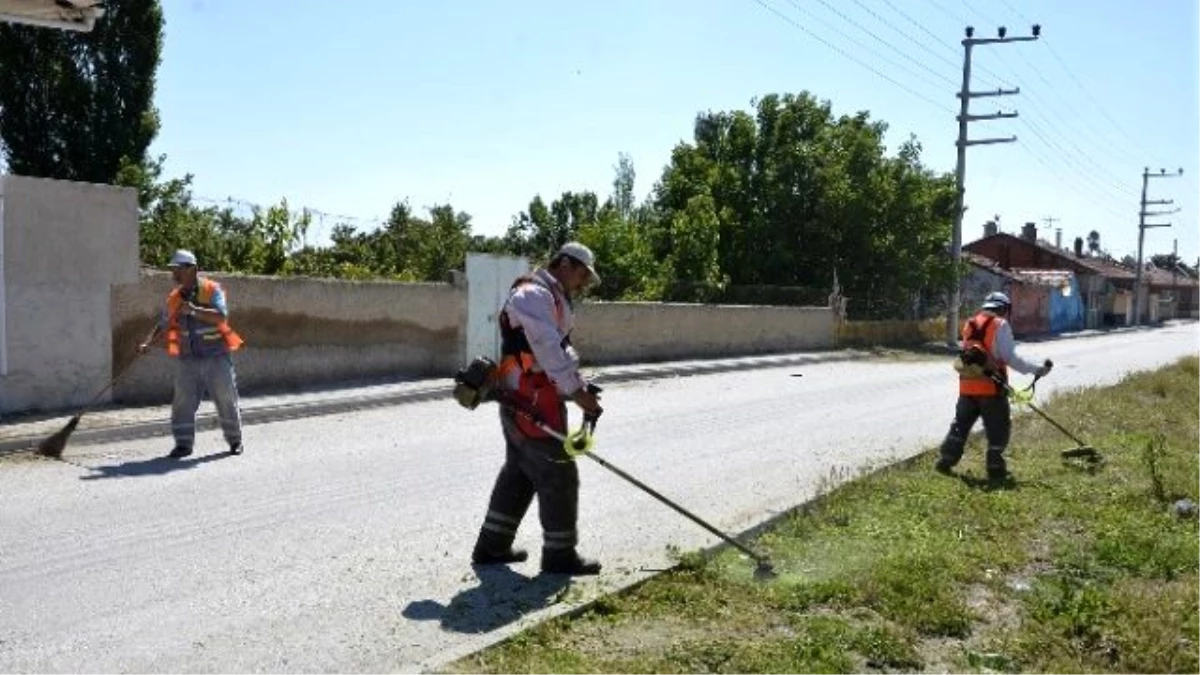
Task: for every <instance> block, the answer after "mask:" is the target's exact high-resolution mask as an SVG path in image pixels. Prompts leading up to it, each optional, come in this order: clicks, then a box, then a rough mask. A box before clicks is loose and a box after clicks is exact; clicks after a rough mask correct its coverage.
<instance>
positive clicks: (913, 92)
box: [753, 0, 954, 115]
mask: <svg viewBox="0 0 1200 675" xmlns="http://www.w3.org/2000/svg"><path fill="white" fill-rule="evenodd" d="M753 1H754V2H755V3H757V4H758V5H759V6H761V7H762V8H763V9H766V10H767V11H769V12H771V13H772V14H774V15H775V16H777V17H779V18H780V19H783V20H784V21H786V22H787V23H789V24H791V25H792V27H794V28H796V29H797V30H800V31H802V32H804V33H806V34H807V35H808V36H809V37H811V38H813V39H814V40H816V41H818V42H820V43H821V44H823V45H825V46H826V47H829V48H830V49H832V50H833V51H835V52H837V53H838V54H841V55H842V56H844V57H846V58H847V59H849V60H851V61H853V62H855V63H857V64H858V65H860V66H862V67H863V68H866V69H867V70H869V71H871V72H872V73H875V74H876V75H878V76H879V77H882V78H883V79H885V80H887V81H888V82H891V83H892V84H894V85H896V86H897V87H899V88H900V89H903V90H904V91H906V92H908V93H909V94H911V95H912V96H915V97H917V98H919V99H921V100H922V101H925V102H926V103H929V104H930V105H932V106H934V107H935V108H937V109H938V110H941V111H942V112H945V113H947V114H951V115H953V114H954V111H953V110H951V109H950V108H948V107H946V105H945V104H943V103H941V102H938V101H935V100H934V99H932V98H930V97H928V96H926V95H924V94H922V93H920V92H918V91H916V90H914V89H912V88H910V87H908V86H905V85H903V84H901V83H900V82H898V81H896V80H895V79H893V78H892V77H890V76H889V75H887V74H885V73H883V72H882V71H880V70H879V69H877V68H875V67H874V66H872V65H870V64H868V63H866V62H864V61H862V60H860V59H859V58H857V57H855V56H853V55H851V54H849V53H847V52H846V51H845V50H843V49H842V48H840V47H838V46H837V45H834V44H833V43H831V42H829V41H828V40H826V39H825V38H823V37H821V36H820V35H818V34H817V33H814V32H813V31H811V30H809V29H808V28H806V27H805V26H803V25H801V24H799V23H797V22H796V20H795V19H793V18H792V17H790V16H788V15H786V14H784V13H782V12H780V11H779V10H778V9H776V8H775V7H773V6H772V5H769V4H767V2H766V0H753Z"/></svg>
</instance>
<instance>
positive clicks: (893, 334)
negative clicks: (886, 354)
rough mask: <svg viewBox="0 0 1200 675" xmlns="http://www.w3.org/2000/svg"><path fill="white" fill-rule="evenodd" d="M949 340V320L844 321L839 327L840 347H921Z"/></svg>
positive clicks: (944, 318) (941, 318)
mask: <svg viewBox="0 0 1200 675" xmlns="http://www.w3.org/2000/svg"><path fill="white" fill-rule="evenodd" d="M945 338H946V317H944V316H943V317H939V318H936V319H925V320H922V321H843V322H841V323H840V324H838V326H837V344H838V346H839V347H877V346H881V345H888V346H896V345H907V346H912V345H921V344H924V343H926V342H937V341H941V340H944V339H945Z"/></svg>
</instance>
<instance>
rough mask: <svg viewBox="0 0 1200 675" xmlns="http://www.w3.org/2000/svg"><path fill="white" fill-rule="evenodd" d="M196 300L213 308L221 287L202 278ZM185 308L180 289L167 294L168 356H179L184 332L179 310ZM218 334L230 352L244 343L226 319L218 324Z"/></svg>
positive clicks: (204, 305)
mask: <svg viewBox="0 0 1200 675" xmlns="http://www.w3.org/2000/svg"><path fill="white" fill-rule="evenodd" d="M197 284H198V285H197V287H196V300H195V304H197V305H200V306H201V307H211V306H212V297H213V295H214V294H215V293H216V292H217V291H218V290H220V288H221V285H220V284H218V283H217V282H215V281H213V280H212V279H205V278H201V279H198V280H197ZM182 307H183V293H181V292H180V291H179V289H178V288H175V289H173V290H172V291H171V292H170V293H168V294H167V355H168V356H179V351H180V350H179V337H180V334H181V332H182V331H180V329H179V310H180V308H182ZM216 329H217V333H218V334H219V335H220V337H221V339H223V340H224V341H225V347H226V348H227V349H229V351H231V352H232V351H237V349H238V348H239V347H241V346H242V344H243V341H242V338H241V336H240V335H238V334H237V333H235V332H234V331H233V329H232V328H230V327H229V322H228V321H225V320H224V319H222V320H221V322H220V323H218V324H216Z"/></svg>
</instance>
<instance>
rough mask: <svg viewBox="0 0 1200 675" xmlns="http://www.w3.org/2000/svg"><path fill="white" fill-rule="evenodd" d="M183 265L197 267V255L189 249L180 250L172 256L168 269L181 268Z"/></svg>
mask: <svg viewBox="0 0 1200 675" xmlns="http://www.w3.org/2000/svg"><path fill="white" fill-rule="evenodd" d="M183 265H191V266H192V267H195V266H196V254H195V253H192V252H191V251H189V250H187V249H182V248H181V249H179V250H178V251H175V254H174V255H172V256H171V264H169V265H167V267H181V266H183Z"/></svg>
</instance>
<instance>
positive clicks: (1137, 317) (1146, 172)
mask: <svg viewBox="0 0 1200 675" xmlns="http://www.w3.org/2000/svg"><path fill="white" fill-rule="evenodd" d="M1182 175H1183V169H1180V170H1179V171H1177V172H1175V173H1167V170H1166V169H1159V170H1158V173H1150V167H1146V168H1144V169H1143V170H1142V208H1141V210H1139V211H1138V257H1137V273H1136V274H1137V276H1136V277H1135V278H1134V282H1133V325H1135V326H1140V325H1142V248H1143V246H1144V244H1145V241H1146V229H1147V228H1150V227H1170V226H1171V224H1170V223H1147V222H1146V216H1168V215H1171V214H1172V213H1179V209H1175V210H1173V211H1147V210H1146V207H1147V206H1158V205H1162V206H1170V205H1171V204H1174V203H1175V200H1173V199H1156V200H1153V201H1147V200H1146V190H1147V188H1148V187H1149V186H1150V179H1151V178H1178V177H1180V176H1182Z"/></svg>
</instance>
